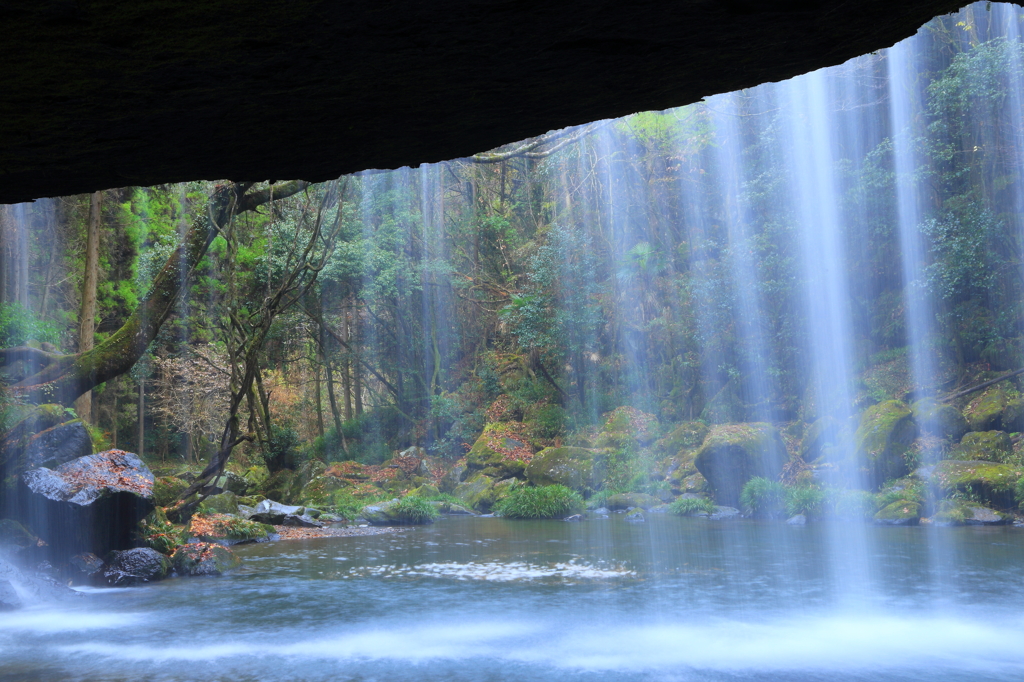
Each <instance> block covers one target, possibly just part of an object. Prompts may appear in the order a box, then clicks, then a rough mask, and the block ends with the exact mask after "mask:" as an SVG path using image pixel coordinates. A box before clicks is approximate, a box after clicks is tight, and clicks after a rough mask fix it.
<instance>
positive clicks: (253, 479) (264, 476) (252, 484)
mask: <svg viewBox="0 0 1024 682" xmlns="http://www.w3.org/2000/svg"><path fill="white" fill-rule="evenodd" d="M242 478H244V479H245V482H246V483H248V484H249V487H248V489H247V490H246V492H247V493H249V494H250V495H251V494H253V493H257V492H262V491H263V490H264V486H265V485H266V484H267V481H268V480H269V479H270V470H269V469H267V467H265V466H262V465H256V466H251V467H249V468H248V469H246V470H245V473H244V474H242Z"/></svg>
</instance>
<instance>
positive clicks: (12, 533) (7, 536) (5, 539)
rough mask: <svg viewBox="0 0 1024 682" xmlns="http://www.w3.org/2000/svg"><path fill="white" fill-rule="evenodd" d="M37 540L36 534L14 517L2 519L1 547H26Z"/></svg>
mask: <svg viewBox="0 0 1024 682" xmlns="http://www.w3.org/2000/svg"><path fill="white" fill-rule="evenodd" d="M36 542H37V541H36V536H35V535H33V534H32V532H31V531H30V530H29V529H28V528H26V527H25V526H23V525H21V524H20V523H18V522H17V521H15V520H13V519H0V547H2V546H3V545H13V546H15V547H21V548H25V547H31V546H32V545H34V544H36Z"/></svg>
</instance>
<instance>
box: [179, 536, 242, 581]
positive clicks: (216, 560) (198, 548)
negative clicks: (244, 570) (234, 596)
mask: <svg viewBox="0 0 1024 682" xmlns="http://www.w3.org/2000/svg"><path fill="white" fill-rule="evenodd" d="M241 563H242V562H241V560H240V559H239V558H238V557H237V556H235V553H234V552H232V551H231V550H230V549H228V548H227V547H222V546H221V545H218V544H215V543H210V542H200V543H196V544H188V545H182V546H181V547H178V548H177V549H176V550H175V551H174V554H172V555H171V564H172V565H173V566H174V571H175V572H176V573H177V574H178V575H220V574H221V573H225V572H227V571H229V570H231V569H233V568H237V567H238V566H239V565H240V564H241Z"/></svg>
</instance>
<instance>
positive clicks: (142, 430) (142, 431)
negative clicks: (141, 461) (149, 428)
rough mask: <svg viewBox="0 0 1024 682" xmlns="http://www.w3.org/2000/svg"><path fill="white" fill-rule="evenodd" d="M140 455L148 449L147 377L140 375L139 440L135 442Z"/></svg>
mask: <svg viewBox="0 0 1024 682" xmlns="http://www.w3.org/2000/svg"><path fill="white" fill-rule="evenodd" d="M135 449H136V450H137V451H138V452H137V454H138V455H139V457H142V456H143V455H144V454H145V450H146V379H145V377H139V442H138V443H136V444H135Z"/></svg>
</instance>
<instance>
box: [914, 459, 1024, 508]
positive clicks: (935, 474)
mask: <svg viewBox="0 0 1024 682" xmlns="http://www.w3.org/2000/svg"><path fill="white" fill-rule="evenodd" d="M1022 475H1024V469H1022V468H1020V467H1015V466H1011V465H1008V464H999V463H996V462H981V461H957V460H944V461H942V462H939V463H938V464H936V465H935V467H934V469H933V471H932V472H931V476H930V482H931V484H932V485H933V486H934V487H935V488H936V489H937V490H938V491H939V492H940V493H941V496H943V497H949V496H952V495H961V496H966V497H968V498H970V499H973V500H977V501H979V502H985V503H988V504H990V505H992V506H994V507H996V508H997V509H1008V508H1010V507H1012V506H1013V504H1014V490H1015V487H1016V486H1017V483H1018V481H1020V479H1021V476H1022Z"/></svg>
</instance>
